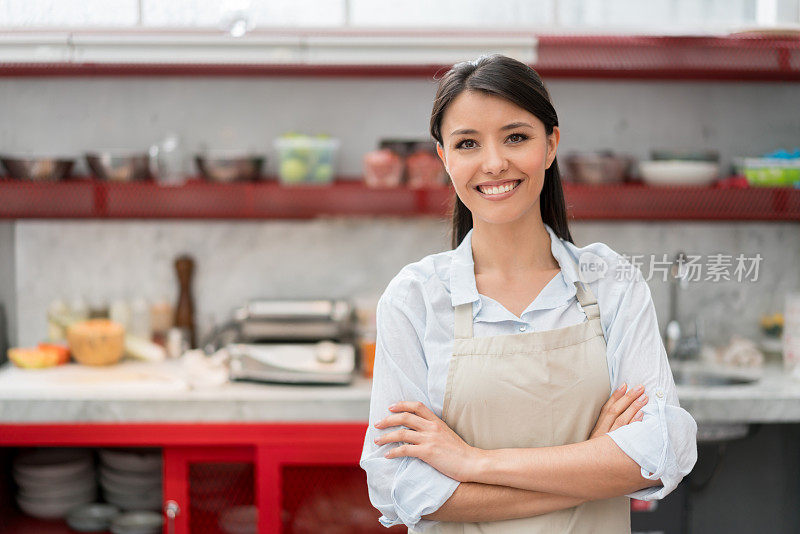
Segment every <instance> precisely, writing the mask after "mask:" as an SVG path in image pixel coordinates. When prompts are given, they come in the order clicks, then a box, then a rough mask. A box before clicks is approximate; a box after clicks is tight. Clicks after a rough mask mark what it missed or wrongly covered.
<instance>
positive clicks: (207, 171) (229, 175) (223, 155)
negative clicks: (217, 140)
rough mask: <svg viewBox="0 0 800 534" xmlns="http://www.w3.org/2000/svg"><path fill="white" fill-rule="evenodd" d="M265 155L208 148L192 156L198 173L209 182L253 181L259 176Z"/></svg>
mask: <svg viewBox="0 0 800 534" xmlns="http://www.w3.org/2000/svg"><path fill="white" fill-rule="evenodd" d="M265 160H266V157H265V156H262V155H260V154H249V153H247V152H241V151H220V150H214V151H212V150H209V151H207V152H205V153H203V154H197V155H196V156H195V158H194V161H195V164H196V165H197V168H198V170H199V171H200V173H201V174H202V175H203V177H205V179H206V180H208V181H210V182H221V183H229V182H254V181H256V180H258V179H259V178H261V169H262V167H263V166H264V161H265Z"/></svg>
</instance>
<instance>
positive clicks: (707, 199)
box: [0, 178, 800, 221]
mask: <svg viewBox="0 0 800 534" xmlns="http://www.w3.org/2000/svg"><path fill="white" fill-rule="evenodd" d="M564 194H565V197H566V202H567V210H568V212H569V216H570V218H572V219H573V220H645V221H648V220H709V221H717V220H718V221H737V220H746V221H800V189H791V188H757V187H752V188H720V187H679V186H674V187H666V186H664V187H650V186H645V185H638V184H623V185H578V184H565V185H564ZM452 199H453V192H452V188H451V187H441V188H436V189H419V190H412V189H408V188H405V187H398V188H390V189H372V188H368V187H366V186H365V185H364V184H363V183H362V182H361V181H358V180H355V179H352V178H351V179H346V180H345V179H343V180H340V181H337V182H335V183H333V184H331V185H320V186H316V185H314V186H283V185H281V184H279V183H277V182H276V181H275V180H274V179H272V180H267V181H264V182H259V183H236V184H216V183H208V182H204V181H202V180H198V179H192V180H189V181H187V183H186V184H184V185H181V186H161V185H158V184H155V183H109V182H101V181H96V180H90V179H78V180H70V181H66V182H59V183H34V182H20V181H12V180H0V219H310V218H315V217H325V216H356V217H357V216H395V217H417V216H433V217H447V216H448V213H449V210H450V207H451V204H452Z"/></svg>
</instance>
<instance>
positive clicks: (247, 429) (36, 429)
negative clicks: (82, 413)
mask: <svg viewBox="0 0 800 534" xmlns="http://www.w3.org/2000/svg"><path fill="white" fill-rule="evenodd" d="M365 431H366V424H364V423H316V424H315V423H298V424H233V425H228V424H185V423H176V424H66V425H65V424H53V425H48V424H35V425H27V424H11V425H9V424H4V425H0V459H3V462H2V464H0V467H2V471H0V476H2V480H3V484H2V485H0V510H2V511H3V516H4V518H5V519H4V521H5V524H3V525H2V526H3V528H2V529H0V530H2V531H3V532H41V533H44V532H54V533H62V532H64V533H66V532H70V531H69V530H68V529H67V527H66V526H65V525H64V523H63V521H61V522H59V521H55V522H46V521H38V520H32V519H28V518H25V517H24V516H23V515H22V514H21V512H19V511H18V510H17V509H16V507H15V505H14V503H13V491H14V490H13V482H12V481H11V480H10V478H11V477H10V476H9V472H10V468H9V466H10V458H11V456H12V453H13V450H12V448H15V447H32V446H53V447H58V446H69V447H75V446H78V447H123V446H124V447H136V446H141V447H161V448H162V450H163V459H164V468H163V482H164V486H163V489H164V507H165V509H164V513H165V519H166V521H167V522H166V523H165V532H170V530H169V527H170V526H171V525H170V522H172V524H174V527H175V528H174V533H175V534H186V533H192V534H204V533H213V534H220V533H222V534H227V533H228V532H247V531H248V530H247V529H248V528H250V529H252V528H253V523H254V522H255V521H257V522H258V532H261V533H280V532H283V533H293V534H303V533H312V532H314V533H317V532H331V533H338V532H342V533H365V534H366V533H373V532H374V533H376V534H377V533H385V532H387V530H386V529H385V528H384V527H383V526H381V525H380V523H378V517H380V512H378V511H377V510H376V509H375V508H373V507H372V505H371V504H370V502H369V497H368V495H367V483H366V475H365V473H364V472H363V471H362V470H361V468H360V467H359V466H358V460H359V457H360V454H361V447H362V444H363V441H364V433H365ZM168 511H169V512H170V513H168ZM168 516H174V517H169V518H168ZM256 517H257V519H256ZM405 530H406V529H405V527H402V526H400V527H394V528H393V529H390V530H389V532H405ZM250 531H251V532H252V531H253V530H250Z"/></svg>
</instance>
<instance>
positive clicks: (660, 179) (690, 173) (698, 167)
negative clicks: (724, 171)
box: [639, 160, 719, 186]
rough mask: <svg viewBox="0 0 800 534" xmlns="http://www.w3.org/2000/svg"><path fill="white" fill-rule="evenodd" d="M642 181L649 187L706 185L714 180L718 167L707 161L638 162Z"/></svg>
mask: <svg viewBox="0 0 800 534" xmlns="http://www.w3.org/2000/svg"><path fill="white" fill-rule="evenodd" d="M639 172H640V174H641V177H642V180H644V182H645V183H646V184H649V185H695V186H700V185H708V184H710V183H712V182H713V181H714V180H716V178H717V175H718V174H719V165H718V164H717V163H711V162H708V161H682V160H664V161H640V162H639Z"/></svg>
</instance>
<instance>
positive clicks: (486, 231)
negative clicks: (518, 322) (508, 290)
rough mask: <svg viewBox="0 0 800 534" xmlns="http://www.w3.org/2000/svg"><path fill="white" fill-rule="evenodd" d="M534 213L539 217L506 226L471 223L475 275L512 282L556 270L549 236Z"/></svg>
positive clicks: (522, 219)
mask: <svg viewBox="0 0 800 534" xmlns="http://www.w3.org/2000/svg"><path fill="white" fill-rule="evenodd" d="M532 211H533V210H532ZM536 212H537V213H536V215H538V217H535V218H533V217H528V218H524V217H523V218H521V219H519V220H517V221H514V222H511V223H508V224H490V223H486V222H484V221H480V220H476V221H473V231H472V257H473V260H474V262H475V274H476V275H479V274H492V275H496V276H499V277H501V278H506V279H514V278H517V277H519V276H527V275H528V274H530V273H531V272H536V271H547V270H551V269H558V268H559V265H558V262H557V261H556V259H555V258H554V257H553V254H552V252H551V249H550V247H551V243H550V234H549V233H548V232H547V228H545V226H544V222H542V219H541V216H540V215H539V214H538V210H536Z"/></svg>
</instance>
